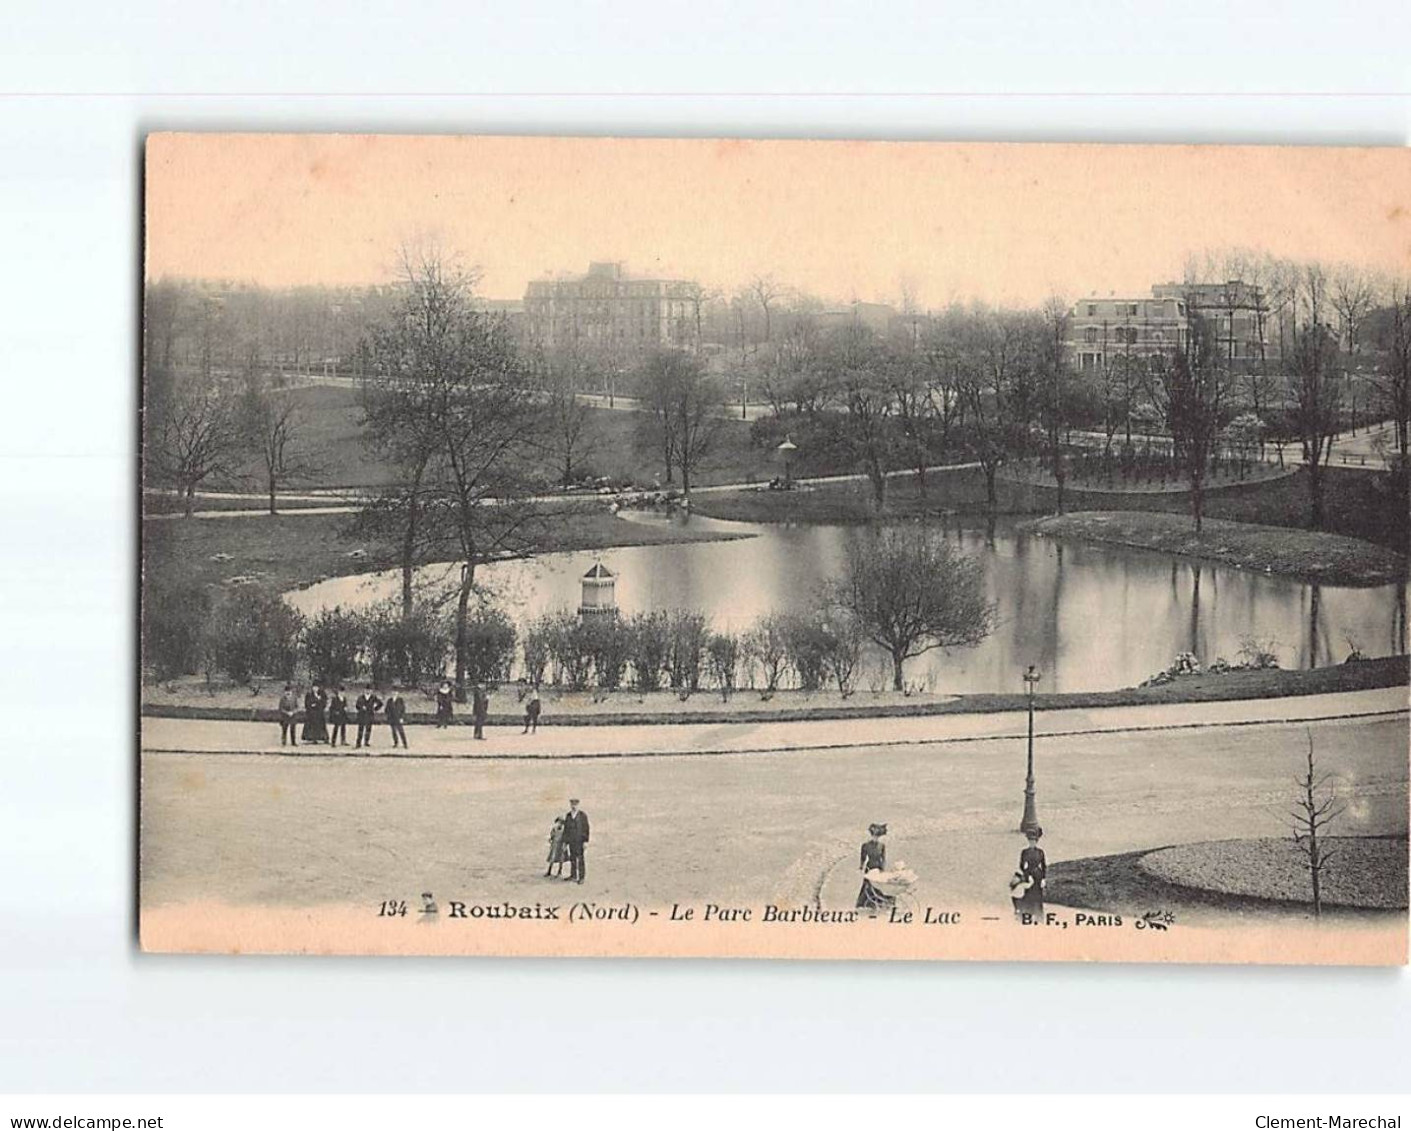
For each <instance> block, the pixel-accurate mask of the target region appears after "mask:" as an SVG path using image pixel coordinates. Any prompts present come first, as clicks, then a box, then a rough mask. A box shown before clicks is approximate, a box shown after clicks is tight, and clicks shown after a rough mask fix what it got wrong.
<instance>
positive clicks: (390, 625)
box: [364, 601, 451, 687]
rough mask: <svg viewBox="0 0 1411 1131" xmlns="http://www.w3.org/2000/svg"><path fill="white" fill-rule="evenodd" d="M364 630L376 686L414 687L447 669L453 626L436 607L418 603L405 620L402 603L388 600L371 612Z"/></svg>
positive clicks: (369, 661) (368, 657)
mask: <svg viewBox="0 0 1411 1131" xmlns="http://www.w3.org/2000/svg"><path fill="white" fill-rule="evenodd" d="M364 628H365V630H366V634H367V635H366V642H367V662H368V666H369V668H370V669H371V674H372V680H373V682H374V683H377V684H381V685H388V684H391V683H394V682H396V683H400V684H401V685H402V686H403V687H415V686H417V685H418V684H421V683H425V682H427V681H429V680H433V679H435V678H437V677H438V676H440V675H441V674H442V672H444V671H445V670H446V652H447V650H448V649H449V648H450V644H451V633H450V626H449V624H448V622H447V618H446V617H445V616H444V615H443V614H442V613H440V612H439V611H438V610H437V609H436V608H435V607H433V606H431V605H428V604H424V603H418V604H415V605H413V606H412V611H411V614H410V615H409V616H406V617H403V616H402V604H401V602H400V601H388V602H386V603H384V604H380V605H377V606H375V607H374V608H373V609H371V610H370V611H369V612H368V614H367V615H366V616H365V617H364Z"/></svg>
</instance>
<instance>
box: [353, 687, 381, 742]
mask: <svg viewBox="0 0 1411 1131" xmlns="http://www.w3.org/2000/svg"><path fill="white" fill-rule="evenodd" d="M353 708H354V710H356V711H357V713H358V740H357V742H356V743H355V744H354V745H356V746H362V745H363V743H367V745H368V746H371V745H372V723H373V719H374V718H375V717H376V715H377V712H378V711H379V710H381V709H382V700H381V699H379V698H378V697H377V692H375V691H374V690H373V689H372V684H368V685H367V690H366V691H364V692H363V693H362V694H361V695H359V696H358V701H357V702H356V703H355V704H353Z"/></svg>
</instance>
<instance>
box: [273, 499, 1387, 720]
mask: <svg viewBox="0 0 1411 1131" xmlns="http://www.w3.org/2000/svg"><path fill="white" fill-rule="evenodd" d="M621 517H622V521H629V522H639V523H655V524H662V523H667V522H688V523H689V524H690V526H691V527H692V528H693V529H702V530H707V531H719V532H721V533H728V534H743V535H748V536H747V537H740V538H735V539H732V540H730V541H716V542H695V543H676V544H671V545H657V546H634V547H626V548H621V549H610V550H603V551H593V552H574V553H557V554H546V555H544V556H543V557H541V558H537V559H535V560H534V561H532V562H503V563H496V564H494V565H490V566H486V567H482V568H481V570H479V571H478V579H479V580H481V581H483V582H484V583H485V585H486V586H487V587H488V588H490V589H491V590H492V591H493V593H494V595H495V598H496V600H498V601H499V602H500V603H501V604H502V605H503V607H505V608H506V609H507V611H509V612H510V613H511V615H512V616H514V617H515V618H516V619H517V620H520V621H523V620H526V619H528V618H529V617H532V616H534V615H537V614H538V613H540V612H543V611H546V610H554V609H561V608H568V609H576V608H577V607H578V602H579V594H580V582H579V579H580V578H581V577H582V575H583V573H584V572H585V571H586V570H588V569H589V568H590V567H591V566H592V565H593V564H594V563H595V562H599V561H600V562H602V563H603V564H604V565H605V566H606V567H607V568H608V569H610V570H611V571H612V572H613V573H614V574H616V575H617V586H616V589H617V604H618V607H619V608H620V609H621V610H622V612H623V613H627V614H630V613H634V612H639V611H647V610H653V609H675V608H684V609H694V610H699V611H701V612H704V613H706V614H707V615H708V616H709V617H710V618H711V620H712V622H713V623H714V625H715V626H716V628H717V629H719V630H731V631H735V632H743V631H745V630H746V629H748V628H749V627H750V626H751V625H752V624H753V623H754V622H755V621H756V620H758V619H759V618H760V617H762V616H764V615H765V614H767V613H769V612H773V611H801V610H806V609H809V608H811V607H814V606H815V605H816V603H817V597H816V595H817V593H818V591H819V589H820V588H821V586H822V585H823V584H824V583H825V582H826V581H827V580H828V579H830V578H832V577H835V576H836V575H837V574H838V572H839V571H840V569H841V568H842V565H843V562H844V560H845V557H846V546H847V540H848V539H849V538H852V537H856V536H857V531H856V528H850V527H842V526H811V525H799V526H775V525H755V524H750V523H738V522H723V521H720V520H716V519H709V518H702V517H699V516H697V517H692V518H689V519H687V518H680V517H678V518H666V517H664V516H658V515H653V514H643V513H640V512H629V513H627V514H625V515H623V516H621ZM941 530H942V531H943V536H944V537H946V538H948V539H951V540H952V541H953V542H954V543H955V544H956V545H957V546H958V547H959V548H961V549H962V550H964V551H965V552H966V553H970V554H973V555H975V556H977V557H979V558H980V559H981V560H982V561H983V562H984V563H985V567H986V571H985V572H986V582H987V585H988V586H989V591H990V597H991V599H992V600H994V601H995V602H997V604H998V618H997V619H998V623H997V626H996V628H995V631H994V633H993V634H992V635H991V636H990V637H989V638H988V639H987V640H985V641H984V642H983V643H982V644H980V645H979V646H978V647H975V648H968V649H967V648H960V649H953V650H949V651H940V650H937V651H934V652H931V653H928V654H926V655H924V656H921V657H918V658H916V659H913V660H911V661H910V662H909V663H908V665H907V679H908V681H910V682H913V683H916V684H918V685H920V686H921V687H922V688H924V689H926V690H928V691H933V692H937V693H949V692H956V693H961V692H979V691H1022V690H1023V684H1022V682H1021V680H1020V673H1021V672H1022V671H1023V670H1024V669H1025V668H1026V667H1027V666H1028V665H1029V664H1036V665H1038V667H1039V669H1040V671H1041V672H1042V681H1041V683H1040V684H1039V688H1040V690H1042V691H1045V692H1051V691H1058V692H1062V691H1100V690H1108V689H1112V688H1119V687H1130V686H1133V685H1135V684H1138V683H1140V682H1141V681H1142V680H1144V679H1146V678H1148V677H1149V676H1151V675H1152V674H1153V673H1155V672H1157V671H1160V670H1162V669H1163V668H1166V667H1167V666H1169V665H1170V663H1171V662H1172V660H1173V658H1174V657H1175V655H1176V653H1178V652H1186V651H1188V652H1193V653H1195V655H1196V657H1197V658H1198V659H1199V660H1200V661H1201V663H1202V664H1208V663H1210V661H1212V660H1214V659H1215V658H1216V657H1224V658H1225V659H1227V660H1230V661H1232V662H1233V661H1236V660H1237V659H1238V658H1239V653H1240V650H1241V648H1242V647H1243V646H1244V645H1245V644H1246V643H1248V642H1249V641H1253V640H1257V641H1261V642H1264V643H1268V644H1272V647H1273V650H1274V651H1275V652H1276V653H1277V655H1278V656H1279V660H1280V663H1281V664H1282V666H1283V667H1286V668H1295V667H1296V668H1309V667H1320V666H1323V665H1326V664H1335V663H1341V662H1342V661H1343V660H1344V659H1345V658H1346V656H1347V654H1348V652H1350V651H1351V650H1352V649H1353V648H1354V647H1356V648H1358V649H1360V650H1361V651H1362V653H1363V654H1364V655H1366V656H1368V657H1374V656H1386V655H1391V654H1394V653H1399V652H1404V651H1405V650H1406V597H1407V590H1406V586H1405V585H1386V586H1378V587H1374V588H1360V589H1357V588H1348V587H1345V586H1332V585H1315V584H1310V583H1306V582H1302V581H1296V580H1291V579H1288V578H1283V577H1273V576H1268V575H1265V574H1261V573H1254V572H1250V571H1247V570H1240V569H1235V568H1232V567H1226V566H1219V565H1212V564H1210V563H1208V562H1198V561H1195V560H1192V559H1187V558H1179V557H1174V556H1171V555H1165V554H1159V553H1152V552H1146V551H1140V550H1126V549H1122V548H1120V547H1109V546H1093V545H1086V544H1081V543H1074V542H1060V541H1058V540H1055V539H1051V538H1041V537H1036V536H1034V535H1030V534H1026V533H1022V532H1020V531H1018V530H1016V529H1015V528H1014V526H1013V525H1012V524H1001V525H999V526H997V527H996V529H995V534H994V537H993V539H991V538H990V537H989V536H988V535H987V533H986V531H985V528H984V527H983V525H981V526H978V527H977V526H975V525H971V524H967V523H963V522H960V523H958V522H954V521H952V522H951V523H950V524H949V525H945V526H943V527H941ZM457 575H458V570H457V571H451V570H448V569H447V568H446V567H444V566H428V567H425V568H424V569H421V570H419V571H418V582H419V583H420V584H425V585H428V586H438V585H450V584H452V583H453V581H454V578H455V576H457ZM400 581H401V578H400V573H399V572H398V571H395V570H394V571H389V572H385V573H377V574H366V575H362V576H358V577H341V578H333V579H330V580H328V581H324V582H320V583H318V584H317V585H313V586H310V587H309V588H307V589H302V590H299V591H298V592H295V593H291V594H289V595H288V597H287V599H288V600H289V602H290V603H291V604H292V605H294V606H295V607H297V608H299V609H300V610H301V611H303V612H305V613H312V612H316V611H317V610H318V609H320V608H325V607H331V606H335V605H341V606H343V607H344V608H350V607H354V608H356V607H363V606H366V605H369V604H372V603H375V602H377V601H380V600H385V599H387V598H390V597H394V596H396V595H397V594H398V593H399V592H400ZM880 661H881V657H880V656H878V657H875V658H874V661H873V662H872V663H871V664H869V665H868V670H867V672H865V673H864V675H863V676H862V677H861V678H860V679H859V681H858V685H859V687H861V688H870V687H872V686H874V685H876V686H889V685H890V683H889V679H890V677H889V676H888V675H887V674H886V673H887V669H886V668H885V667H884V665H882V664H881V662H880Z"/></svg>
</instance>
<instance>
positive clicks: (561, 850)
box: [544, 817, 568, 876]
mask: <svg viewBox="0 0 1411 1131" xmlns="http://www.w3.org/2000/svg"><path fill="white" fill-rule="evenodd" d="M567 859H568V845H566V844H565V843H564V842H563V818H562V817H555V818H554V827H553V828H552V829H550V830H549V866H548V868H547V869H545V871H544V875H545V876H548V875H550V874H553V875H557V876H562V875H563V862H564V861H565V860H567ZM555 868H557V869H558V871H557V872H554V869H555Z"/></svg>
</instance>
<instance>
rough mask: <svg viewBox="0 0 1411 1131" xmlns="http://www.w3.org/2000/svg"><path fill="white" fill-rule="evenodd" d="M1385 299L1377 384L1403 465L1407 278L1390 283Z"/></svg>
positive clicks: (1410, 283) (1410, 366) (1410, 337)
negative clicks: (1380, 375)
mask: <svg viewBox="0 0 1411 1131" xmlns="http://www.w3.org/2000/svg"><path fill="white" fill-rule="evenodd" d="M1387 297H1388V299H1389V300H1390V301H1389V304H1388V307H1387V310H1386V312H1385V317H1384V318H1383V319H1382V321H1381V323H1380V326H1381V332H1380V335H1379V342H1378V345H1379V346H1380V348H1381V351H1382V356H1383V359H1384V361H1383V365H1382V377H1381V378H1380V380H1379V384H1380V386H1381V392H1382V397H1383V400H1384V402H1385V406H1386V411H1387V414H1388V415H1389V416H1390V417H1391V419H1392V425H1393V428H1394V429H1395V432H1396V451H1397V453H1398V454H1399V455H1400V456H1401V459H1402V461H1403V463H1404V462H1405V461H1406V460H1407V457H1408V440H1411V435H1408V433H1411V279H1402V280H1400V281H1398V282H1396V283H1394V284H1392V286H1391V289H1390V293H1389V295H1388V296H1387Z"/></svg>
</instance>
